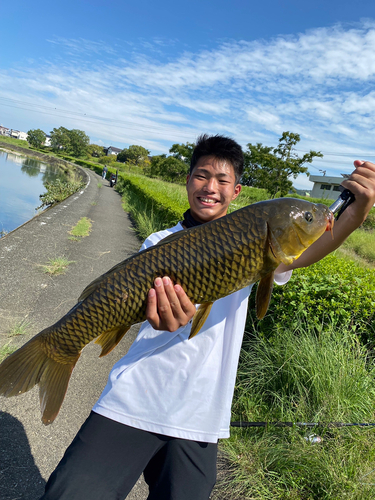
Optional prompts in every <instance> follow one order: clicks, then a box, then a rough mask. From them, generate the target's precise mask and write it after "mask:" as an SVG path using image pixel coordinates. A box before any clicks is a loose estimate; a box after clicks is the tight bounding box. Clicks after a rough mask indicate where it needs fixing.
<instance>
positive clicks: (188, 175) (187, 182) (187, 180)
mask: <svg viewBox="0 0 375 500" xmlns="http://www.w3.org/2000/svg"><path fill="white" fill-rule="evenodd" d="M189 180H190V174H187V176H186V185H188V184H189Z"/></svg>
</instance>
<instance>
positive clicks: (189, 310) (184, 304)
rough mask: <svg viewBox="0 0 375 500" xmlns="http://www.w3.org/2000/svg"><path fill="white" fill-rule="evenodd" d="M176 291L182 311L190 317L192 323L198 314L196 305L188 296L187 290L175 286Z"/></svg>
mask: <svg viewBox="0 0 375 500" xmlns="http://www.w3.org/2000/svg"><path fill="white" fill-rule="evenodd" d="M174 290H175V292H176V294H177V297H178V299H179V301H180V304H181V308H182V310H183V311H184V313H185V314H186V316H188V318H189V321H190V320H191V318H192V317H193V316H194V314H195V313H196V308H195V305H194V304H193V303H192V302H191V300H190V299H189V297H188V296H187V295H186V293H185V290H184V289H183V288H182V287H181V286H180V285H175V286H174Z"/></svg>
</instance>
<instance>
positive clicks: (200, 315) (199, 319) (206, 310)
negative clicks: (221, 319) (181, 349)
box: [189, 302, 213, 339]
mask: <svg viewBox="0 0 375 500" xmlns="http://www.w3.org/2000/svg"><path fill="white" fill-rule="evenodd" d="M212 304H213V302H206V303H205V304H201V305H200V306H199V308H198V311H197V312H196V313H195V315H194V319H193V324H192V327H191V332H190V336H189V339H191V338H193V337H195V335H196V334H197V333H198V332H199V330H200V329H201V328H202V326H203V325H204V323H205V321H206V319H207V318H208V315H209V314H210V311H211V307H212Z"/></svg>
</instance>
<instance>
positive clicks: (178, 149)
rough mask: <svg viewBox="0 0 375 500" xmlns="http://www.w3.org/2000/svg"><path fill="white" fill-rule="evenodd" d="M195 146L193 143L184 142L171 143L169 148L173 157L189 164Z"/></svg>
mask: <svg viewBox="0 0 375 500" xmlns="http://www.w3.org/2000/svg"><path fill="white" fill-rule="evenodd" d="M194 148H195V144H192V143H190V142H187V143H186V144H173V146H172V147H171V149H170V150H169V152H170V153H172V156H173V157H174V158H177V159H178V160H181V161H183V162H185V163H187V164H188V165H190V161H191V157H192V154H193V151H194Z"/></svg>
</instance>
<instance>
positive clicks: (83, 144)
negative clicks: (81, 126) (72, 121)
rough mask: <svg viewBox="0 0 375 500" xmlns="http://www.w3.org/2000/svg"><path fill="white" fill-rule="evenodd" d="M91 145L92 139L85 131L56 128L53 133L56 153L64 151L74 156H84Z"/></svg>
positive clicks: (52, 138) (53, 147)
mask: <svg viewBox="0 0 375 500" xmlns="http://www.w3.org/2000/svg"><path fill="white" fill-rule="evenodd" d="M89 144H90V137H89V136H88V135H86V133H85V132H84V131H83V130H78V129H72V130H68V129H67V128H65V127H59V128H54V129H53V130H52V132H51V146H52V149H53V150H55V151H59V150H60V149H63V150H64V152H65V153H68V154H72V155H73V156H82V155H83V154H84V153H86V150H87V147H88V145H89Z"/></svg>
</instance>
